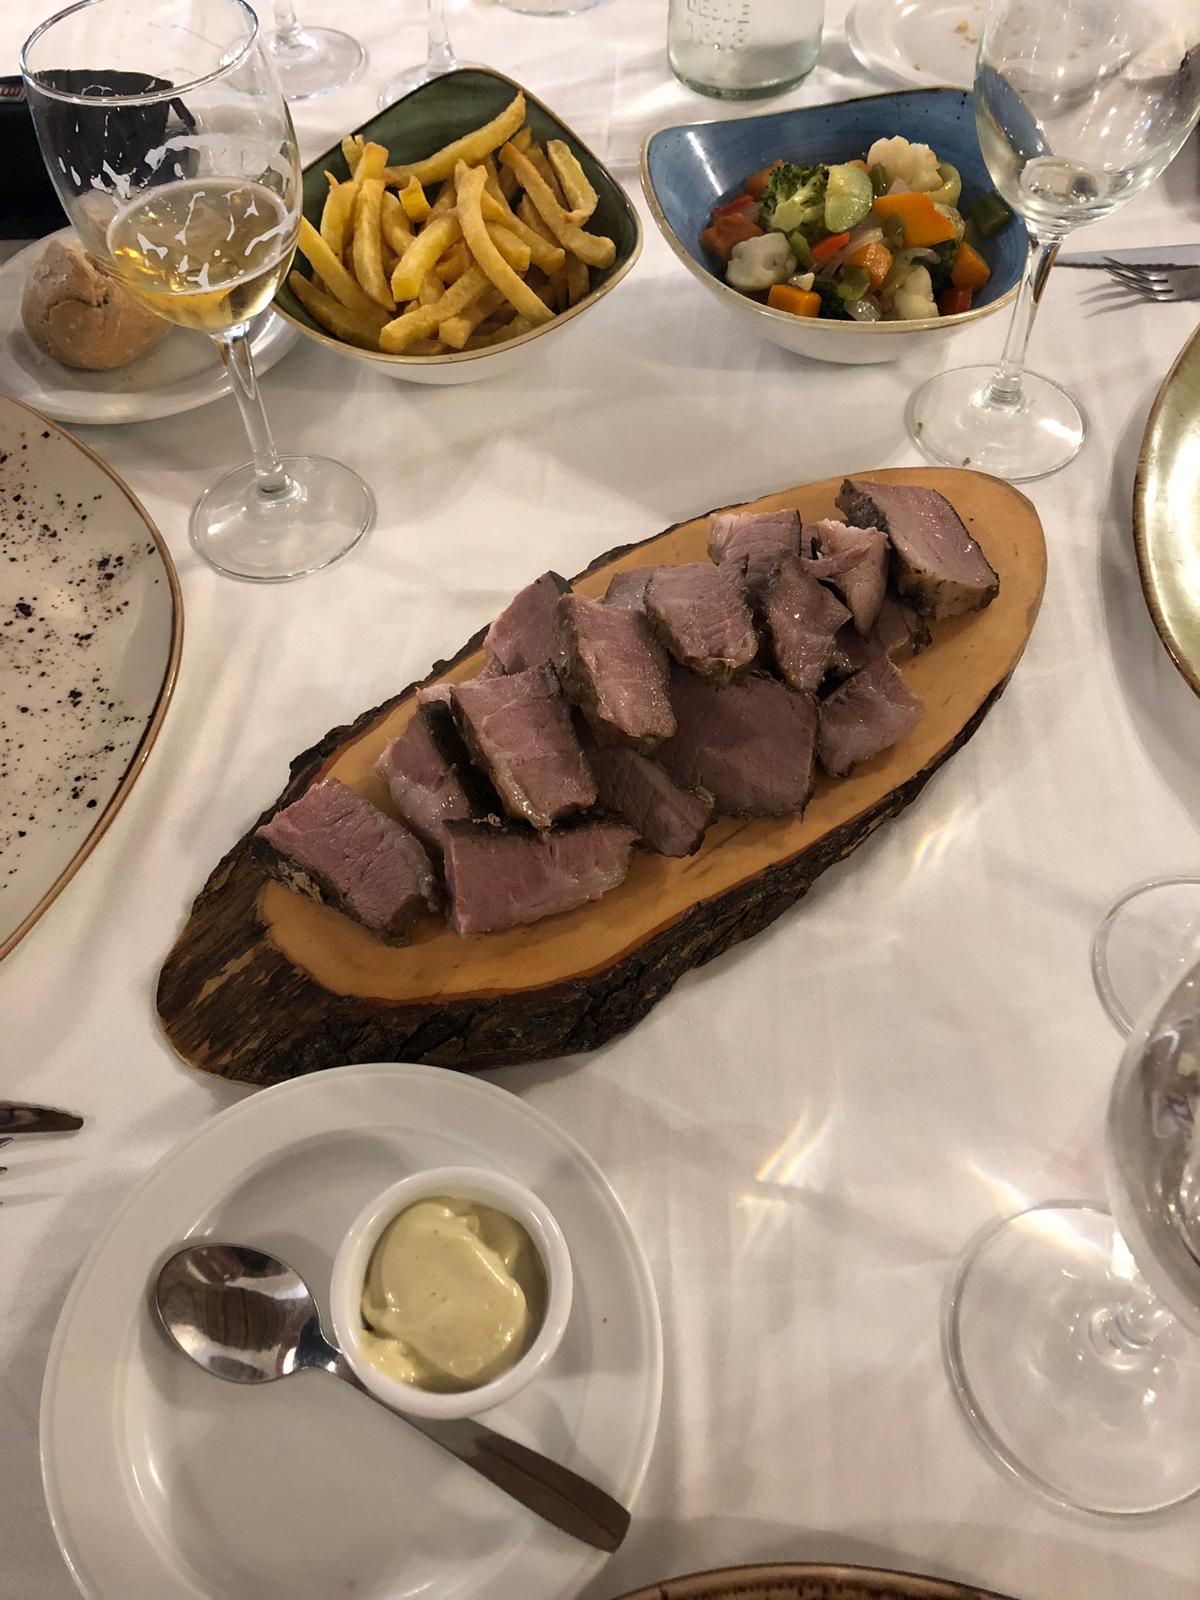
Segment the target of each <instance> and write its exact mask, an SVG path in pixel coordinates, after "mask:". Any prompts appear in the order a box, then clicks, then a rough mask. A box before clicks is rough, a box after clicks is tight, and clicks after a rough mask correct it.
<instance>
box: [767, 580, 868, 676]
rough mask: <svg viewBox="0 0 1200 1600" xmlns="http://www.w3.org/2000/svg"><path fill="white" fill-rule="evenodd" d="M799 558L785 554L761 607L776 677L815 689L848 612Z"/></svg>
mask: <svg viewBox="0 0 1200 1600" xmlns="http://www.w3.org/2000/svg"><path fill="white" fill-rule="evenodd" d="M806 566H807V563H806V562H804V561H802V560H801V559H800V557H799V556H795V555H787V556H784V557H783V559H782V560H781V561H780V563H779V565H778V566H777V567H776V569H775V571H774V572H773V573H772V575H771V578H770V581H769V582H768V584H767V586H766V590H765V592H764V594H763V598H762V601H761V603H760V607H759V614H760V616H761V619H762V624H763V628H764V630H765V632H766V635H767V638H768V640H769V642H770V645H771V653H772V655H773V656H774V658H775V665H776V667H777V668H778V669H779V674H780V676H781V677H782V678H783V679H784V680H785V681H786V682H788V683H790V684H791V686H792V688H793V689H809V690H815V689H816V688H817V687H818V686H819V685H820V682H821V679H822V678H823V677H824V676H825V669H826V668H827V667H828V665H829V658H830V655H831V654H832V652H833V641H834V636H835V635H836V633H837V631H838V629H839V628H840V627H841V626H842V624H843V623H846V622H849V620H850V613H849V611H847V610H846V607H845V606H844V605H843V604H842V603H841V601H840V600H839V599H838V598H837V596H836V595H832V594H830V592H829V590H828V589H826V588H825V586H824V585H823V584H820V583H818V582H817V580H816V579H815V578H813V577H811V576H810V575H809V574H808V572H807V571H806V570H805V568H806Z"/></svg>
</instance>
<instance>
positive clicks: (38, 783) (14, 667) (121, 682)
mask: <svg viewBox="0 0 1200 1600" xmlns="http://www.w3.org/2000/svg"><path fill="white" fill-rule="evenodd" d="M182 646H183V599H182V596H181V595H180V592H179V580H178V578H177V577H176V576H175V567H174V564H173V563H172V561H171V557H170V555H169V553H168V551H167V547H166V545H164V544H163V542H162V539H161V538H160V537H159V533H158V530H157V528H155V526H154V524H153V523H152V522H151V521H150V518H149V517H148V516H147V515H146V513H145V511H143V509H142V507H141V506H140V505H139V504H138V502H137V501H136V500H135V499H134V497H133V495H132V494H131V493H130V491H129V490H128V489H127V488H126V487H125V485H124V484H123V483H122V482H121V480H120V478H118V477H117V476H116V474H115V473H114V472H113V471H112V469H111V468H109V467H107V466H105V464H104V462H103V461H101V460H100V458H99V456H96V455H93V453H92V452H91V451H90V450H88V449H86V448H85V447H84V446H83V445H81V444H80V443H79V442H78V441H77V440H75V439H72V438H71V436H70V434H68V433H64V432H63V431H62V430H61V429H60V428H57V427H56V426H55V425H54V423H53V422H51V421H50V419H49V418H48V417H44V416H42V415H41V413H40V412H37V411H34V410H32V409H31V408H30V407H29V406H26V405H23V404H22V403H21V402H20V401H19V400H14V399H12V398H11V397H10V396H8V395H0V958H2V957H4V956H6V955H7V954H8V952H9V951H10V950H11V949H12V948H13V946H14V945H15V944H16V943H17V941H18V940H19V939H20V938H21V937H22V935H23V934H25V933H27V932H28V930H29V929H30V928H31V927H32V926H33V924H34V923H35V922H36V921H37V919H38V918H39V917H40V916H41V914H42V912H43V911H45V909H46V907H47V906H48V905H49V904H50V902H51V901H52V900H53V899H54V897H55V896H56V895H57V894H58V893H59V892H60V891H61V890H62V889H63V888H64V887H65V885H66V884H67V883H68V882H69V881H70V879H71V878H72V877H73V876H74V874H75V873H76V872H77V871H78V869H79V867H80V865H81V864H82V862H83V861H84V859H85V858H86V857H87V856H88V854H89V853H90V852H91V850H92V849H93V847H94V846H95V844H96V841H97V840H98V839H99V838H100V836H101V834H102V833H103V832H104V830H105V829H106V828H107V827H108V825H109V823H110V822H111V821H112V819H113V817H115V816H116V814H117V811H118V810H119V808H120V806H121V803H122V801H123V800H124V799H125V796H126V795H127V794H128V793H129V790H130V788H131V787H132V785H133V782H134V779H135V778H136V777H137V775H138V773H139V771H140V770H141V767H142V763H143V762H144V761H145V759H146V756H147V754H148V753H149V750H150V746H151V745H152V744H153V743H154V740H155V738H156V737H157V734H158V730H159V727H160V726H161V724H162V720H163V717H164V716H165V715H166V710H167V703H168V701H169V700H170V698H171V690H172V689H173V688H174V686H175V674H176V672H177V670H178V667H179V653H180V650H181V648H182Z"/></svg>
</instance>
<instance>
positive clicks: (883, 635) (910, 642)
mask: <svg viewBox="0 0 1200 1600" xmlns="http://www.w3.org/2000/svg"><path fill="white" fill-rule="evenodd" d="M871 638H872V639H873V640H874V641H875V643H876V644H877V645H878V646H879V648H880V649H881V650H882V651H883V652H884V653H885V654H886V655H888V656H890V657H891V659H892V660H893V661H902V660H903V659H904V658H905V656H910V655H912V656H919V655H920V654H921V651H922V650H924V649H925V647H926V645H927V644H928V643H929V641H930V632H929V624H928V623H927V622H926V621H925V619H924V617H922V616H921V615H920V613H919V612H916V611H914V610H913V608H912V607H911V606H906V605H905V604H904V602H903V600H898V599H897V598H896V596H895V595H894V594H885V595H884V597H883V604H882V605H881V606H880V608H879V615H878V617H876V619H875V626H874V627H873V628H872V629H871Z"/></svg>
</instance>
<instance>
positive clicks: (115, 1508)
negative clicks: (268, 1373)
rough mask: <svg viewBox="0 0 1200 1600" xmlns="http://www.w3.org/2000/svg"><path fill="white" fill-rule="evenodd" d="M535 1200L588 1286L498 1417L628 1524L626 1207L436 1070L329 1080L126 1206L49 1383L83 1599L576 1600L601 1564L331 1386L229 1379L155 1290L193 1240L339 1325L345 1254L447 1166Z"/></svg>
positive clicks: (77, 1298)
mask: <svg viewBox="0 0 1200 1600" xmlns="http://www.w3.org/2000/svg"><path fill="white" fill-rule="evenodd" d="M460 1163H461V1164H465V1165H468V1166H473V1167H489V1168H491V1169H493V1170H494V1171H496V1172H502V1173H506V1174H507V1175H508V1176H510V1177H514V1178H517V1179H518V1180H519V1181H520V1182H522V1183H525V1184H527V1185H528V1186H529V1187H530V1188H531V1189H533V1190H534V1192H535V1193H536V1194H537V1195H538V1196H540V1198H541V1199H542V1200H543V1201H544V1202H545V1204H546V1205H547V1206H548V1207H549V1208H550V1210H551V1211H552V1212H553V1213H554V1216H555V1218H556V1219H557V1221H558V1224H559V1226H560V1227H561V1228H562V1231H563V1236H564V1238H565V1239H566V1241H567V1248H568V1249H569V1250H570V1252H571V1261H572V1266H573V1268H574V1294H573V1297H572V1301H571V1315H570V1319H569V1321H568V1323H567V1329H566V1333H565V1335H564V1337H563V1342H562V1344H561V1345H560V1346H559V1348H558V1350H557V1351H556V1352H555V1354H554V1356H553V1357H552V1359H551V1360H550V1362H549V1363H548V1364H547V1366H546V1368H545V1370H544V1371H543V1372H542V1373H541V1374H540V1375H539V1376H538V1377H537V1378H536V1379H535V1381H534V1382H533V1383H531V1384H530V1385H529V1386H528V1388H525V1389H522V1391H521V1392H520V1394H518V1395H514V1396H513V1398H512V1399H511V1400H506V1401H505V1402H504V1403H503V1405H500V1406H498V1407H497V1408H496V1410H494V1411H490V1412H489V1413H488V1419H487V1420H488V1423H489V1424H490V1425H491V1426H493V1427H495V1428H497V1429H499V1430H500V1431H502V1432H504V1433H507V1434H510V1435H511V1436H512V1437H514V1438H517V1439H520V1440H521V1442H522V1443H524V1444H529V1445H532V1446H533V1447H534V1448H535V1449H539V1450H542V1451H544V1452H545V1453H547V1454H549V1455H553V1456H554V1457H555V1459H556V1460H559V1461H563V1462H565V1463H566V1465H567V1466H569V1467H571V1468H573V1469H574V1470H575V1471H576V1472H583V1473H586V1474H587V1475H588V1476H589V1477H590V1478H592V1479H594V1481H595V1482H597V1483H599V1484H601V1485H602V1486H603V1487H604V1488H606V1489H607V1490H608V1491H609V1492H610V1493H611V1494H615V1495H616V1496H617V1497H618V1498H619V1499H620V1500H621V1501H622V1502H623V1503H624V1504H625V1505H628V1506H630V1507H632V1508H633V1509H634V1515H635V1517H636V1499H637V1494H638V1490H639V1489H640V1488H641V1484H642V1480H643V1479H644V1477H645V1475H646V1467H647V1464H648V1462H649V1459H650V1451H651V1448H652V1446H653V1444H654V1435H655V1431H656V1429H657V1426H658V1409H659V1400H660V1397H661V1394H662V1330H661V1327H660V1324H659V1316H658V1302H657V1300H656V1298H655V1294H654V1284H653V1281H652V1279H651V1277H650V1269H649V1267H648V1266H647V1264H646V1259H645V1256H644V1255H643V1254H642V1250H641V1247H640V1246H639V1244H638V1241H637V1238H636V1236H635V1234H634V1232H633V1229H632V1228H631V1227H630V1224H629V1220H628V1218H627V1217H626V1215H625V1213H624V1211H623V1210H622V1209H621V1204H620V1201H619V1200H618V1199H617V1197H616V1195H615V1194H614V1193H613V1191H612V1190H611V1189H610V1188H609V1185H608V1183H607V1181H606V1179H605V1178H604V1175H603V1174H602V1173H601V1171H600V1169H599V1168H598V1167H597V1166H596V1164H595V1162H594V1161H593V1160H592V1159H591V1157H590V1156H589V1155H587V1154H586V1153H585V1152H584V1151H583V1150H582V1149H581V1148H580V1146H579V1145H577V1144H576V1143H575V1141H574V1139H572V1138H571V1137H570V1135H569V1134H567V1133H565V1132H564V1131H563V1130H562V1129H561V1128H559V1127H558V1126H557V1125H556V1124H555V1123H553V1122H551V1121H550V1119H549V1118H548V1117H545V1116H543V1115H542V1113H541V1112H539V1111H536V1110H534V1108H533V1107H532V1106H529V1105H527V1104H526V1103H525V1102H524V1101H523V1100H521V1099H519V1098H518V1097H517V1096H516V1095H515V1094H509V1093H508V1092H507V1091H506V1090H504V1089H499V1088H497V1087H496V1086H495V1085H493V1084H490V1083H487V1082H485V1081H484V1080H483V1079H481V1078H472V1077H470V1076H469V1075H468V1074H467V1073H463V1072H451V1071H448V1070H446V1069H445V1068H441V1067H423V1066H409V1065H404V1064H398V1063H396V1062H385V1063H383V1064H382V1065H380V1064H375V1065H359V1066H347V1067H335V1068H333V1069H332V1070H331V1071H328V1072H313V1073H310V1074H309V1075H308V1076H307V1077H303V1078H296V1079H294V1080H293V1081H292V1082H291V1083H282V1084H278V1085H277V1086H276V1087H275V1088H273V1089H264V1090H263V1091H262V1092H261V1093H260V1094H255V1095H251V1096H250V1097H249V1098H248V1099H246V1100H243V1101H241V1102H240V1104H238V1105H236V1106H232V1107H231V1108H230V1109H229V1110H227V1111H224V1112H222V1113H221V1115H220V1116H218V1117H213V1118H210V1119H209V1120H208V1121H207V1122H205V1123H203V1124H202V1125H201V1126H200V1127H199V1128H197V1129H196V1131H195V1132H194V1133H193V1134H192V1135H191V1136H190V1137H189V1138H187V1139H185V1140H184V1142H183V1143H182V1144H180V1145H178V1146H177V1147H176V1148H175V1149H174V1150H173V1151H171V1153H170V1154H169V1155H167V1156H166V1157H165V1158H164V1159H163V1160H162V1161H161V1162H160V1163H159V1165H158V1166H157V1167H155V1169H154V1170H153V1172H151V1173H150V1174H149V1175H148V1176H147V1177H146V1178H145V1179H144V1180H143V1181H142V1183H141V1184H139V1186H138V1187H137V1188H136V1189H135V1190H134V1192H133V1193H132V1194H131V1195H130V1196H129V1198H128V1199H127V1200H126V1202H125V1204H124V1205H123V1207H122V1208H121V1210H120V1211H119V1212H118V1213H117V1215H116V1216H115V1217H114V1218H113V1219H112V1221H111V1222H110V1224H109V1226H108V1229H107V1231H106V1232H105V1233H104V1234H103V1235H102V1236H101V1238H100V1239H99V1240H98V1241H97V1242H96V1243H95V1244H94V1245H93V1246H92V1248H91V1250H90V1251H89V1253H88V1255H87V1258H86V1260H85V1261H84V1263H83V1265H82V1267H81V1268H80V1270H79V1275H78V1277H77V1278H76V1279H75V1283H74V1285H73V1286H72V1288H71V1291H70V1293H69V1294H68V1295H67V1299H66V1303H65V1304H64V1306H63V1309H62V1315H61V1316H60V1318H59V1322H58V1327H57V1329H56V1330H55V1334H54V1339H53V1341H52V1343H51V1346H50V1354H49V1357H48V1359H47V1362H46V1378H45V1382H44V1384H43V1387H42V1413H41V1446H42V1480H43V1483H44V1485H45V1490H46V1503H47V1505H48V1507H49V1509H50V1519H51V1521H52V1523H53V1525H54V1531H55V1533H56V1534H57V1535H58V1541H59V1544H60V1545H61V1547H62V1550H63V1554H64V1555H65V1556H66V1559H67V1563H68V1565H69V1566H70V1568H71V1572H72V1573H73V1575H74V1578H75V1581H76V1583H77V1584H78V1585H79V1588H80V1589H81V1590H82V1591H83V1593H84V1594H85V1595H86V1596H88V1597H89V1600H250V1597H251V1596H252V1597H253V1600H334V1597H335V1596H345V1597H349V1596H354V1597H355V1600H567V1597H568V1596H571V1595H575V1594H578V1593H579V1590H580V1589H581V1588H582V1586H583V1585H584V1583H585V1582H587V1580H588V1579H589V1578H590V1577H592V1576H593V1575H594V1574H595V1573H596V1572H597V1571H599V1569H600V1567H601V1565H602V1564H603V1562H604V1561H605V1559H606V1558H605V1555H604V1553H603V1551H600V1550H593V1549H591V1548H590V1546H588V1545H585V1544H580V1543H578V1542H577V1541H576V1540H574V1539H572V1538H570V1537H569V1536H568V1535H567V1534H565V1533H560V1532H559V1531H558V1529H557V1528H552V1527H551V1526H550V1525H549V1524H548V1523H545V1522H542V1521H541V1520H540V1519H539V1518H538V1517H536V1516H534V1514H533V1512H531V1511H527V1510H526V1509H525V1508H524V1507H523V1506H520V1505H518V1504H517V1503H516V1502H515V1501H513V1500H510V1499H509V1498H508V1496H507V1495H505V1494H503V1493H502V1492H501V1491H500V1490H499V1489H497V1488H495V1487H493V1485H492V1484H490V1483H487V1482H485V1481H484V1480H483V1479H482V1478H479V1477H476V1475H475V1474H474V1473H473V1472H471V1471H470V1470H469V1469H468V1468H466V1467H464V1466H463V1465H462V1464H461V1463H460V1462H458V1461H455V1460H454V1459H453V1457H451V1456H448V1455H446V1454H444V1452H442V1451H441V1450H439V1449H438V1447H437V1446H436V1445H434V1444H431V1443H430V1442H429V1440H427V1439H425V1438H423V1437H422V1436H421V1435H420V1434H418V1433H416V1432H415V1431H414V1430H413V1429H411V1428H408V1427H407V1426H406V1425H405V1424H404V1422H402V1421H401V1420H400V1418H398V1417H394V1416H392V1415H391V1413H390V1412H387V1411H384V1410H383V1409H382V1408H381V1407H380V1406H377V1405H375V1404H374V1403H373V1402H372V1401H371V1400H369V1399H368V1398H367V1397H366V1396H365V1395H362V1394H356V1393H354V1391H353V1390H351V1389H348V1388H346V1387H345V1385H343V1384H339V1383H336V1382H334V1381H333V1380H332V1379H330V1378H328V1377H327V1376H326V1375H325V1374H323V1373H320V1372H305V1373H301V1374H299V1375H298V1376H296V1377H294V1378H289V1379H286V1380H285V1381H284V1382H282V1383H264V1384H260V1385H259V1386H258V1387H257V1388H245V1387H243V1386H242V1385H240V1384H232V1383H222V1382H221V1381H220V1379H219V1378H214V1377H212V1376H211V1375H210V1374H209V1373H207V1372H204V1371H202V1370H201V1368H199V1367H197V1366H195V1365H194V1364H193V1363H192V1362H190V1361H188V1360H187V1359H186V1358H185V1357H184V1356H182V1355H181V1354H180V1353H179V1351H178V1350H176V1349H175V1348H174V1346H173V1345H171V1344H170V1343H169V1342H168V1340H167V1338H166V1336H165V1335H164V1334H163V1332H162V1329H161V1328H160V1327H159V1326H158V1324H157V1320H156V1319H155V1318H154V1316H153V1314H152V1312H151V1309H150V1303H149V1296H148V1294H147V1290H148V1287H149V1285H150V1284H151V1283H152V1282H153V1280H154V1277H155V1275H156V1274H157V1271H158V1268H159V1266H160V1265H161V1263H162V1261H163V1259H164V1257H165V1256H166V1255H167V1254H168V1253H170V1252H171V1251H173V1250H174V1249H176V1248H177V1247H178V1245H179V1244H180V1243H181V1242H182V1241H183V1240H185V1239H189V1238H191V1239H195V1238H217V1239H227V1240H233V1241H238V1242H240V1243H243V1244H247V1245H252V1246H257V1247H258V1248H259V1249H262V1250H267V1251H270V1252H271V1253H272V1254H274V1255H277V1256H281V1257H282V1258H283V1259H284V1260H286V1261H288V1262H290V1263H291V1264H292V1265H293V1266H294V1267H295V1268H296V1270H297V1271H298V1272H300V1273H301V1274H302V1275H303V1277H304V1278H305V1279H306V1281H307V1282H308V1284H309V1285H310V1287H311V1288H312V1291H313V1293H314V1295H315V1296H316V1299H317V1302H318V1304H319V1305H320V1307H321V1310H322V1314H323V1316H325V1318H326V1323H325V1325H326V1327H328V1326H330V1324H329V1322H328V1309H329V1280H330V1273H331V1270H332V1266H333V1257H334V1255H335V1253H336V1251H337V1248H338V1246H339V1244H340V1243H341V1241H342V1239H343V1238H344V1236H345V1232H346V1229H347V1228H348V1227H349V1226H350V1224H351V1222H353V1220H354V1218H355V1216H356V1215H357V1214H358V1212H359V1211H360V1210H361V1209H362V1207H363V1206H364V1205H366V1203H367V1202H368V1201H369V1200H370V1199H371V1198H372V1196H374V1195H377V1194H379V1193H381V1192H382V1191H383V1190H384V1189H385V1188H387V1187H388V1185H389V1184H391V1183H394V1182H395V1181H396V1179H397V1178H401V1177H404V1176H405V1175H406V1174H408V1173H411V1172H418V1171H420V1170H421V1169H422V1168H427V1167H435V1166H443V1165H447V1164H452V1165H457V1164H460Z"/></svg>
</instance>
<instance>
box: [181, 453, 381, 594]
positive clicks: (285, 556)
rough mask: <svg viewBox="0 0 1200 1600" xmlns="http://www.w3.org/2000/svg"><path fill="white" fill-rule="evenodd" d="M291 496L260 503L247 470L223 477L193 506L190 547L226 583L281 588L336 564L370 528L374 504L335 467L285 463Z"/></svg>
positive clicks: (308, 461) (306, 460) (287, 459)
mask: <svg viewBox="0 0 1200 1600" xmlns="http://www.w3.org/2000/svg"><path fill="white" fill-rule="evenodd" d="M283 465H284V468H285V470H286V471H287V473H288V475H289V477H290V479H291V488H290V489H289V490H288V491H287V492H286V493H284V494H282V495H280V496H279V498H278V499H270V498H268V497H267V496H265V495H260V494H259V493H258V491H257V488H256V486H255V478H254V467H253V465H252V464H251V463H250V462H246V464H245V465H244V466H240V467H237V468H236V469H235V470H234V471H233V472H230V473H227V474H226V476H225V477H223V478H221V479H220V480H219V482H217V483H214V484H213V486H212V488H211V489H208V490H206V491H205V493H204V494H203V495H202V496H201V497H200V499H199V500H198V501H197V502H196V506H195V509H194V510H193V512H192V520H191V525H190V528H189V534H190V537H191V541H192V545H193V547H194V548H195V549H196V550H197V551H198V553H199V554H200V555H202V556H203V557H204V559H205V561H207V562H208V564H209V566H212V567H216V569H217V571H218V572H223V573H224V574H225V575H226V576H227V577H230V578H244V579H246V580H247V581H249V582H254V583H286V582H287V581H288V580H289V579H291V578H303V577H304V576H305V575H306V574H307V573H310V572H319V571H320V570H321V568H322V567H328V566H331V565H332V564H333V562H335V561H339V560H340V559H341V558H342V556H344V555H345V554H346V553H347V551H349V550H352V549H353V548H354V546H355V545H356V544H357V543H358V541H359V540H360V539H361V538H362V536H363V534H364V533H366V531H367V529H368V528H369V527H370V526H371V524H372V522H373V521H374V520H375V496H374V495H373V494H372V493H371V491H370V489H369V488H368V487H367V485H366V484H365V483H364V482H363V480H362V479H361V478H360V477H359V476H358V474H357V473H356V472H351V470H350V468H349V467H344V466H343V465H342V464H341V462H340V461H330V460H329V459H328V458H327V457H326V456H284V457H283Z"/></svg>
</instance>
